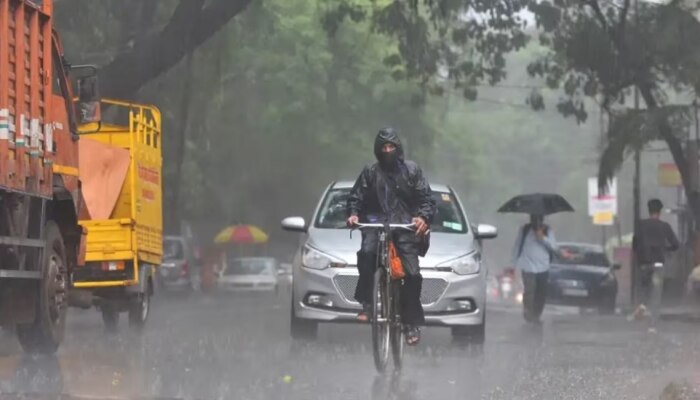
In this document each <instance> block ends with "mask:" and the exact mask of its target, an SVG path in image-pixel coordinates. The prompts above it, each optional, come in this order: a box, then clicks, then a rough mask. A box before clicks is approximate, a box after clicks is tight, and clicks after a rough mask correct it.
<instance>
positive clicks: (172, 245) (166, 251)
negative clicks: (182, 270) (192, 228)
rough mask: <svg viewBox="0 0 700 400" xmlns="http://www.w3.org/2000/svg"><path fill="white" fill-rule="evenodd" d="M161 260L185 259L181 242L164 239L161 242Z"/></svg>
mask: <svg viewBox="0 0 700 400" xmlns="http://www.w3.org/2000/svg"><path fill="white" fill-rule="evenodd" d="M163 258H166V259H178V260H179V259H183V258H185V250H184V248H183V246H182V242H181V241H180V240H178V239H165V240H164V241H163Z"/></svg>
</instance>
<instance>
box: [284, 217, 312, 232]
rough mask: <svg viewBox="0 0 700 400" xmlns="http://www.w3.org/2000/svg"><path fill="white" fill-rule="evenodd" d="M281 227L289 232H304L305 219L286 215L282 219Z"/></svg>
mask: <svg viewBox="0 0 700 400" xmlns="http://www.w3.org/2000/svg"><path fill="white" fill-rule="evenodd" d="M282 229H284V230H285V231H290V232H302V233H303V232H306V221H305V220H304V218H302V217H287V218H285V219H283V220H282Z"/></svg>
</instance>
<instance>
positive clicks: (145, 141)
mask: <svg viewBox="0 0 700 400" xmlns="http://www.w3.org/2000/svg"><path fill="white" fill-rule="evenodd" d="M102 108H103V109H105V110H110V109H111V110H112V111H113V112H114V114H115V115H121V117H122V119H123V122H122V124H118V123H105V122H103V123H102V124H101V125H100V126H99V127H98V128H97V129H94V128H95V127H94V126H93V127H85V130H90V129H92V130H93V131H95V130H96V132H94V133H89V134H84V135H81V138H80V142H81V143H80V177H81V181H82V182H83V196H84V198H85V202H86V205H87V212H88V213H89V215H83V216H81V221H80V224H81V225H82V226H83V227H84V228H85V229H87V241H86V255H85V261H86V268H92V269H93V271H91V272H90V273H89V274H87V273H78V274H76V282H75V286H76V287H106V286H128V285H135V284H137V283H138V279H139V273H138V271H139V270H138V268H139V266H140V264H143V263H146V264H150V265H154V266H157V265H159V264H160V262H161V257H162V254H163V237H162V227H163V217H162V215H163V213H162V210H163V207H162V163H163V161H162V152H161V144H162V141H161V116H160V111H158V109H157V108H156V107H153V106H148V105H141V104H133V103H126V102H121V101H116V100H103V101H102ZM115 108H116V109H115ZM127 114H128V124H127V123H126V120H127ZM110 261H122V262H123V263H116V264H115V263H112V264H111V265H113V266H114V265H120V266H121V267H122V268H124V269H125V270H123V271H121V273H119V272H120V271H115V270H110V269H109V267H108V265H110V263H109V262H110ZM105 266H107V267H105ZM132 269H133V273H131V272H132ZM101 271H102V272H104V273H101ZM110 277H111V278H110Z"/></svg>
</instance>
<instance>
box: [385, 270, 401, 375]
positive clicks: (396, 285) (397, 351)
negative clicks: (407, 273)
mask: <svg viewBox="0 0 700 400" xmlns="http://www.w3.org/2000/svg"><path fill="white" fill-rule="evenodd" d="M402 283H403V281H402V280H392V281H390V282H389V286H390V288H389V289H390V290H391V303H392V307H391V315H393V318H392V322H391V353H392V356H393V358H394V368H396V369H397V370H400V369H401V366H402V365H403V346H404V340H405V333H404V330H403V326H402V324H401V296H400V291H401V284H402Z"/></svg>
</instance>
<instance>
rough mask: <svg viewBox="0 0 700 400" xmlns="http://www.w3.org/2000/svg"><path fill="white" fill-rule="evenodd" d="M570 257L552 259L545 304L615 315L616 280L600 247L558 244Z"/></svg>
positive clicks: (581, 244) (612, 269)
mask: <svg viewBox="0 0 700 400" xmlns="http://www.w3.org/2000/svg"><path fill="white" fill-rule="evenodd" d="M559 246H560V249H561V250H565V251H567V252H568V253H569V254H570V255H571V257H569V258H564V257H561V256H559V255H556V256H554V259H553V260H552V267H551V269H550V271H549V282H548V287H547V302H548V303H551V304H558V305H570V306H579V307H590V308H597V309H598V310H599V312H600V313H602V314H612V313H614V312H615V304H616V299H617V287H618V284H617V278H616V277H615V270H618V269H620V266H619V265H617V264H615V265H612V264H611V263H610V261H609V260H608V257H607V255H606V254H605V251H604V249H603V247H602V246H599V245H594V244H587V243H560V244H559Z"/></svg>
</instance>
